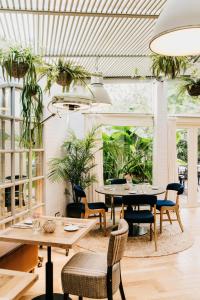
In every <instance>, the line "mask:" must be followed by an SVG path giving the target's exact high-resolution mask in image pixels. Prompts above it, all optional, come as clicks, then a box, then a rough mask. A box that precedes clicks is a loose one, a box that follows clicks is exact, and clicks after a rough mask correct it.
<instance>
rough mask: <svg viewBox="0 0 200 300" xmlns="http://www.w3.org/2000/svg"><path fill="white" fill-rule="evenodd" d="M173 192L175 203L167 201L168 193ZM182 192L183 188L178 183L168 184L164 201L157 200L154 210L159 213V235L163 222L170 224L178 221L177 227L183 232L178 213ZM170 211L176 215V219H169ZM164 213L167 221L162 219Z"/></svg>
mask: <svg viewBox="0 0 200 300" xmlns="http://www.w3.org/2000/svg"><path fill="white" fill-rule="evenodd" d="M169 191H175V192H176V199H175V201H173V200H169V199H168V192H169ZM183 192H184V186H183V185H182V184H180V183H169V184H168V185H167V188H166V192H165V198H164V200H157V204H156V209H157V210H159V212H160V233H162V223H163V221H169V222H170V223H171V224H172V221H178V223H179V226H180V228H181V230H182V232H183V225H182V222H181V218H180V213H179V195H182V194H183ZM170 211H174V212H175V213H176V219H171V217H170ZM164 213H166V214H167V216H168V219H163V214H164Z"/></svg>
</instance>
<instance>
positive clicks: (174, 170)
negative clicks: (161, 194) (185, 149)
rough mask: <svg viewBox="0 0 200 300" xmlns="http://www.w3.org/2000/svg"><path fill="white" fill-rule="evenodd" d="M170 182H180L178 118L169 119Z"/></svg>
mask: <svg viewBox="0 0 200 300" xmlns="http://www.w3.org/2000/svg"><path fill="white" fill-rule="evenodd" d="M168 182H169V183H170V182H178V165H177V150H176V118H170V119H168Z"/></svg>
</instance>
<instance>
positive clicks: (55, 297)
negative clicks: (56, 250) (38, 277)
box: [33, 246, 71, 300]
mask: <svg viewBox="0 0 200 300" xmlns="http://www.w3.org/2000/svg"><path fill="white" fill-rule="evenodd" d="M33 300H64V295H63V294H58V293H54V292H53V262H52V260H51V247H50V246H48V247H47V262H46V293H45V294H44V295H40V296H37V297H35V298H33ZM68 300H71V298H70V297H68Z"/></svg>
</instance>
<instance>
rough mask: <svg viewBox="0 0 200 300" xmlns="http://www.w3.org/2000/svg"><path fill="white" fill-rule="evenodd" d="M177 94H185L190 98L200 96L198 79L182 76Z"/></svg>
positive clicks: (199, 80) (199, 79)
mask: <svg viewBox="0 0 200 300" xmlns="http://www.w3.org/2000/svg"><path fill="white" fill-rule="evenodd" d="M179 92H180V94H181V95H183V94H184V93H185V92H188V94H189V95H190V96H192V97H198V96H200V78H195V77H190V76H187V77H186V76H184V77H183V78H182V83H181V85H180V88H179Z"/></svg>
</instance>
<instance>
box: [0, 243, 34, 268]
mask: <svg viewBox="0 0 200 300" xmlns="http://www.w3.org/2000/svg"><path fill="white" fill-rule="evenodd" d="M37 263H38V246H37V245H25V244H20V243H10V242H0V268H1V269H10V270H16V271H23V272H30V271H32V270H33V269H34V268H35V267H36V266H37Z"/></svg>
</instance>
